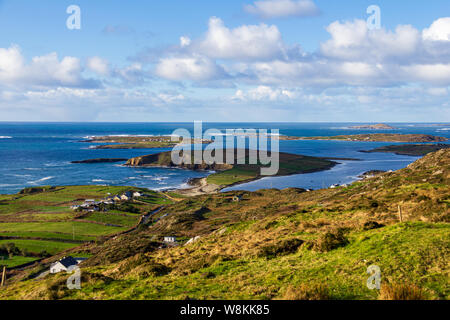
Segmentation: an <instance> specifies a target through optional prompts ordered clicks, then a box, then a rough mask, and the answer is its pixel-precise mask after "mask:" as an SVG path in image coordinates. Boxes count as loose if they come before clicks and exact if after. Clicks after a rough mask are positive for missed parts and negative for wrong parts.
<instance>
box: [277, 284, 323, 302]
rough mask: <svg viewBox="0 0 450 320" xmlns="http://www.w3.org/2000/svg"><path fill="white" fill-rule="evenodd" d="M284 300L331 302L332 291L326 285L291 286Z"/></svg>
mask: <svg viewBox="0 0 450 320" xmlns="http://www.w3.org/2000/svg"><path fill="white" fill-rule="evenodd" d="M283 299H284V300H330V299H331V295H330V289H329V288H328V287H326V286H325V285H307V284H302V285H300V286H299V287H294V286H289V287H288V288H287V290H286V292H285V294H284V296H283Z"/></svg>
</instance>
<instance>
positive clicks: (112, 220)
mask: <svg viewBox="0 0 450 320" xmlns="http://www.w3.org/2000/svg"><path fill="white" fill-rule="evenodd" d="M126 191H141V192H144V193H145V194H146V195H147V196H145V197H142V198H140V199H139V201H136V202H133V203H130V205H125V206H119V207H118V208H119V209H120V210H127V209H128V210H130V209H129V208H135V209H137V210H138V212H137V213H131V212H126V211H120V210H111V211H107V212H94V213H87V214H86V213H84V214H81V216H79V215H80V213H79V212H75V211H73V210H72V209H71V208H70V206H71V205H74V204H81V203H83V201H84V200H85V199H96V200H100V199H102V198H105V197H107V196H108V195H116V194H123V193H124V192H126ZM171 202H172V201H171V200H169V199H168V198H167V197H165V196H164V195H162V194H161V193H157V192H154V191H151V190H147V189H142V188H135V187H115V186H112V187H107V186H67V187H49V186H44V187H35V188H27V189H24V190H22V191H21V192H20V193H18V194H14V195H0V244H3V243H14V244H15V245H16V246H17V247H18V248H21V249H27V250H28V251H29V252H33V253H38V254H39V253H40V252H43V251H46V252H48V253H50V254H56V253H58V252H61V251H63V250H66V249H69V248H72V247H74V246H77V245H79V244H80V243H70V240H76V241H78V242H79V241H92V240H96V239H97V238H98V237H103V236H108V235H114V234H116V233H120V232H123V231H125V230H128V229H130V228H132V227H134V226H136V224H137V223H138V221H139V219H140V216H141V215H142V214H145V213H147V212H150V211H153V210H154V209H155V208H157V207H158V206H160V205H162V204H170V203H171ZM2 237H7V239H2ZM9 237H14V238H13V239H9ZM16 238H17V239H16ZM65 241H69V243H67V242H65ZM20 258H21V257H14V259H13V260H14V261H12V260H11V261H10V262H8V263H9V265H12V264H14V265H20V262H21V261H22V260H23V259H22V260H21V259H20ZM23 261H25V262H28V261H26V259H25V260H23Z"/></svg>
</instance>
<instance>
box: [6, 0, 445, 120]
mask: <svg viewBox="0 0 450 320" xmlns="http://www.w3.org/2000/svg"><path fill="white" fill-rule="evenodd" d="M70 5H78V6H79V7H80V9H81V16H80V17H81V29H80V30H69V29H68V28H67V27H66V20H67V18H68V17H69V14H67V13H66V9H67V7H68V6H70ZM369 5H377V6H379V7H380V10H381V29H378V30H368V29H367V24H366V20H367V18H368V17H369V15H368V14H367V13H366V9H367V7H368V6H369ZM449 85H450V2H448V1H445V0H433V2H432V5H430V3H429V2H425V1H404V0H396V1H392V0H391V1H382V0H379V1H373V0H371V1H365V0H358V1H356V0H348V1H331V0H259V1H251V0H250V1H249V0H247V1H237V0H231V1H206V0H203V1H195V0H194V1H185V0H184V1H182V0H180V1H173V0H168V1H133V0H131V1H126V2H124V1H119V0H78V1H73V0H72V1H63V0H57V1H56V0H40V1H30V0H28V1H24V0H3V1H1V0H0V121H192V120H204V121H359V122H368V121H375V122H378V121H417V122H421V121H436V122H442V121H450V112H449V111H450V106H449V102H448V101H449V100H450V99H449V94H450V87H449Z"/></svg>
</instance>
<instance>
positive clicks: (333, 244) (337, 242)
mask: <svg viewBox="0 0 450 320" xmlns="http://www.w3.org/2000/svg"><path fill="white" fill-rule="evenodd" d="M348 243H349V241H348V239H347V238H346V237H345V235H344V230H342V229H337V230H335V231H332V232H330V231H329V232H327V233H325V234H323V235H321V236H320V237H319V239H317V240H316V242H315V244H314V249H316V250H317V251H320V252H328V251H331V250H334V249H337V248H339V247H344V246H346V245H347V244H348Z"/></svg>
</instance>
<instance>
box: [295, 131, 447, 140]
mask: <svg viewBox="0 0 450 320" xmlns="http://www.w3.org/2000/svg"><path fill="white" fill-rule="evenodd" d="M299 140H337V141H369V142H444V141H447V140H448V139H447V138H444V137H436V136H432V135H428V134H397V133H372V134H351V135H339V136H330V137H326V136H325V137H299Z"/></svg>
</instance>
